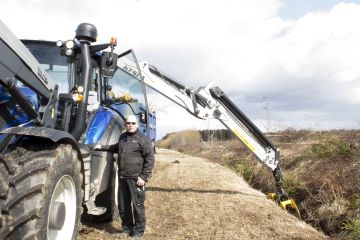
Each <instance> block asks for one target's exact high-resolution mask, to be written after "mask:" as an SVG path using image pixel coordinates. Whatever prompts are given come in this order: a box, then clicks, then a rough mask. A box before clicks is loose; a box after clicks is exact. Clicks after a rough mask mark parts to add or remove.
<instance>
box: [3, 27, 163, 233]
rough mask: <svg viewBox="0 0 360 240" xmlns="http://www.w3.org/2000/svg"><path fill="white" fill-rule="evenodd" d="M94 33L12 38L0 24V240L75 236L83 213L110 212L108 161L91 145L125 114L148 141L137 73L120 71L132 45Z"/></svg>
mask: <svg viewBox="0 0 360 240" xmlns="http://www.w3.org/2000/svg"><path fill="white" fill-rule="evenodd" d="M96 38H97V30H96V27H95V26H93V25H91V24H88V23H82V24H80V25H79V26H78V27H77V29H76V35H75V38H74V39H71V40H68V41H58V42H50V41H34V40H22V41H20V40H18V39H17V38H16V37H15V36H14V35H13V33H12V32H11V31H10V30H9V29H8V28H7V27H6V26H5V24H3V23H2V22H1V21H0V105H1V106H0V210H1V215H0V218H1V219H0V238H1V239H76V237H77V234H78V230H79V224H80V218H81V214H82V213H83V211H84V214H83V216H85V215H86V216H91V217H92V218H102V219H103V218H107V217H112V213H113V212H114V210H115V209H116V207H115V204H116V192H115V188H114V185H115V182H116V175H117V171H116V162H115V160H114V158H113V154H111V153H109V152H106V151H94V150H93V147H94V146H95V145H96V144H101V145H107V144H114V143H116V142H117V141H118V138H119V136H120V134H121V133H122V131H123V129H124V127H123V126H124V119H125V117H126V115H128V114H134V115H136V116H138V118H139V123H140V131H142V132H143V133H144V134H145V135H147V136H149V137H150V138H151V139H152V140H153V141H154V142H155V138H156V136H155V133H156V130H155V121H156V117H155V113H152V112H149V110H148V103H147V98H146V92H145V86H144V83H143V81H142V78H141V77H140V76H138V75H136V74H131V73H129V72H127V71H125V70H123V68H124V67H131V68H135V69H136V68H139V65H138V63H137V60H136V57H135V55H134V53H133V51H132V50H129V51H126V52H124V53H122V54H116V53H114V51H113V50H114V47H115V46H116V41H111V42H110V43H107V44H94V43H95V42H96ZM138 72H140V70H139V71H138ZM109 86H112V91H113V92H114V93H115V94H111V93H110V92H109Z"/></svg>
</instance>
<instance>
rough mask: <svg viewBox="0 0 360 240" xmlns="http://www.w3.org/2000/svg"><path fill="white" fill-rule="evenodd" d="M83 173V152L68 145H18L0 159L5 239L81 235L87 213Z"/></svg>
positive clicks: (2, 229) (3, 236)
mask: <svg viewBox="0 0 360 240" xmlns="http://www.w3.org/2000/svg"><path fill="white" fill-rule="evenodd" d="M80 171H81V162H80V161H79V160H78V156H77V152H76V151H75V150H74V149H73V148H72V146H71V145H67V144H60V145H58V144H52V145H51V144H48V145H45V144H42V145H36V146H30V147H18V148H16V149H15V150H14V151H12V152H10V153H9V154H6V155H5V156H3V157H2V158H0V178H1V179H0V181H1V184H0V190H1V194H2V195H1V194H0V207H1V213H2V214H1V215H2V225H1V230H0V233H1V235H0V237H2V238H3V239H59V238H60V237H61V236H62V238H61V239H76V236H77V234H78V230H79V225H80V221H79V220H80V215H81V211H82V207H81V200H82V192H81V191H82V189H81V186H82V175H81V174H80ZM3 193H5V194H3ZM69 196H70V197H69ZM50 204H51V207H50ZM56 211H58V213H59V214H55V213H54V212H56ZM49 215H51V216H49ZM50 218H52V219H54V220H53V221H51V220H49V219H50ZM56 229H59V230H56ZM67 232H68V233H67ZM60 234H64V235H60ZM56 235H57V236H56Z"/></svg>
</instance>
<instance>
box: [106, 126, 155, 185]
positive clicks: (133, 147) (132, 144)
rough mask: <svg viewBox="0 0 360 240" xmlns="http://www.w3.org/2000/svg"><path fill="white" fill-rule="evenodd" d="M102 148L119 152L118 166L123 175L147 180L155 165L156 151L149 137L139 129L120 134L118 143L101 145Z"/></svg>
mask: <svg viewBox="0 0 360 240" xmlns="http://www.w3.org/2000/svg"><path fill="white" fill-rule="evenodd" d="M101 149H102V150H108V151H110V152H113V153H118V158H119V159H118V166H119V173H120V176H121V177H124V178H137V177H141V178H142V179H143V180H145V181H147V180H148V179H149V177H150V176H151V172H152V170H153V167H154V161H155V158H154V151H153V147H152V144H151V141H150V139H149V138H148V137H146V136H145V135H143V134H142V133H140V132H139V130H137V131H136V132H134V133H129V132H125V133H123V134H121V135H120V138H119V142H118V144H114V145H110V146H101Z"/></svg>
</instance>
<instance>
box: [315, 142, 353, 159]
mask: <svg viewBox="0 0 360 240" xmlns="http://www.w3.org/2000/svg"><path fill="white" fill-rule="evenodd" d="M312 152H313V154H315V156H316V157H319V158H337V157H342V158H343V157H346V158H347V157H351V155H352V150H351V148H350V146H349V145H348V144H346V142H344V141H343V140H340V139H323V140H320V142H319V143H317V144H314V145H313V147H312Z"/></svg>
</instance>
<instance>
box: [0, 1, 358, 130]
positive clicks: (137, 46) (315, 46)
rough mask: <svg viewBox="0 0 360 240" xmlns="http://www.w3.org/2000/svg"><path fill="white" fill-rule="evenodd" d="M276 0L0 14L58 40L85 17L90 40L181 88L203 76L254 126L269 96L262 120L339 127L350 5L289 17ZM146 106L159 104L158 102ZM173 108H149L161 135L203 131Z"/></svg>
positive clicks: (349, 96)
mask: <svg viewBox="0 0 360 240" xmlns="http://www.w3.org/2000/svg"><path fill="white" fill-rule="evenodd" d="M282 4H283V2H282V1H281V0H247V1H236V0H227V1H220V0H208V1H205V0H198V1H190V0H182V1H179V0H173V1H168V0H151V1H150V0H147V1H145V0H140V1H135V0H104V1H102V2H101V3H100V4H99V2H98V1H94V0H90V1H85V0H81V1H71V0H65V1H61V4H58V5H55V4H54V2H53V1H45V0H31V1H20V0H0V5H1V6H2V8H1V9H0V14H1V16H2V17H1V18H2V20H3V21H4V22H5V23H6V24H7V25H9V27H10V28H11V29H13V31H14V32H15V34H16V35H17V36H19V37H21V38H35V39H53V40H57V39H67V38H70V37H72V36H73V34H74V31H75V29H76V26H77V25H78V24H79V23H80V22H91V23H93V24H95V25H96V26H97V28H98V32H99V40H100V41H102V42H104V41H107V40H108V39H109V38H110V37H111V36H114V35H115V36H117V37H118V47H117V49H118V51H121V50H127V49H128V48H133V49H134V50H135V52H136V53H137V54H138V58H139V60H148V61H149V62H150V63H153V64H154V65H156V66H157V67H158V68H159V69H161V70H163V71H164V72H166V73H167V74H169V75H170V76H173V77H175V78H176V79H178V80H180V81H182V82H184V83H185V84H186V85H188V86H191V87H195V88H196V87H197V86H200V85H206V84H207V83H209V82H210V81H213V82H214V85H215V86H216V85H218V86H220V87H221V88H222V89H223V90H225V92H226V93H228V95H229V96H230V97H231V98H232V99H233V100H234V101H235V102H236V104H237V105H238V106H239V107H240V109H242V110H243V111H244V112H245V113H246V114H248V115H249V117H250V118H251V119H253V120H254V119H255V120H254V121H255V122H256V123H258V126H259V127H260V128H262V129H264V127H263V126H260V125H261V122H263V120H262V119H264V118H265V116H266V115H265V112H264V110H263V109H262V107H263V106H264V103H263V100H262V98H263V97H268V98H269V101H270V113H271V117H272V119H273V121H274V122H279V124H281V123H284V125H286V126H288V125H289V126H291V124H292V123H293V124H294V126H295V125H296V126H303V127H309V126H311V127H313V126H315V127H316V126H318V125H324V126H328V127H331V126H332V125H331V122H333V123H334V124H333V127H341V126H342V124H343V125H344V126H345V125H346V126H349V123H348V121H350V122H352V121H356V120H354V119H357V118H358V114H357V109H358V105H359V104H360V95H359V94H358V92H359V91H360V84H359V83H360V80H358V78H359V76H360V57H359V54H360V44H359V42H360V28H359V27H358V26H357V25H358V24H357V23H358V22H360V5H359V4H354V3H347V4H345V3H339V4H337V5H336V6H334V7H333V8H332V9H328V10H327V11H322V12H310V13H308V14H306V15H304V16H303V17H301V18H299V19H298V20H291V21H290V20H284V19H281V18H280V17H279V14H278V11H279V8H280V7H281V6H282ZM14 16H17V17H14ZM19 16H21V18H20V17H19ZM23 19H26V20H25V21H24V20H23ZM155 102H157V104H158V105H159V106H160V108H161V104H163V102H164V99H162V100H161V101H155ZM165 102H166V101H165ZM169 104H170V102H169ZM179 109H180V108H176V107H174V106H172V107H168V108H167V110H166V112H164V113H161V112H159V114H158V125H159V128H160V129H162V130H161V131H162V132H164V130H163V129H166V131H168V130H171V129H176V130H178V129H189V128H197V127H203V126H205V128H206V127H207V123H206V122H205V124H204V123H199V122H197V120H193V121H192V120H190V119H192V117H191V116H190V115H187V113H186V112H185V111H184V110H182V109H180V110H179ZM299 113H304V114H299ZM294 116H296V117H294ZM187 118H190V119H189V120H186V121H182V120H183V119H187ZM179 119H181V122H179V121H180V120H179ZM309 119H311V121H309ZM162 121H163V122H162ZM325 121H326V124H325ZM321 122H324V124H321ZM318 123H320V124H318Z"/></svg>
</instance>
